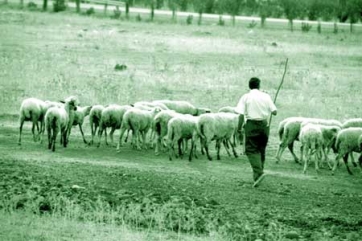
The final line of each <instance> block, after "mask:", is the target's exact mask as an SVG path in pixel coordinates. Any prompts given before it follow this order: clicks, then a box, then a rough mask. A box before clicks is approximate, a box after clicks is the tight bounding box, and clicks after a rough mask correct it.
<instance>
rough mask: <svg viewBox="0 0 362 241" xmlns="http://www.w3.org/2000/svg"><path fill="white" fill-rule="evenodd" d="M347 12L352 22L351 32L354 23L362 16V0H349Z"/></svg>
mask: <svg viewBox="0 0 362 241" xmlns="http://www.w3.org/2000/svg"><path fill="white" fill-rule="evenodd" d="M346 12H347V16H348V19H349V23H350V32H351V33H352V32H353V24H354V23H357V21H358V19H359V18H360V17H361V12H362V0H349V1H348V2H347V5H346Z"/></svg>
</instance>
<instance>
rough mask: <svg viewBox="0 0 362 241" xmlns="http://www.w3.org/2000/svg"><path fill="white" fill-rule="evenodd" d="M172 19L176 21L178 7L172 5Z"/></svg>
mask: <svg viewBox="0 0 362 241" xmlns="http://www.w3.org/2000/svg"><path fill="white" fill-rule="evenodd" d="M172 20H173V21H175V20H176V8H175V7H172Z"/></svg>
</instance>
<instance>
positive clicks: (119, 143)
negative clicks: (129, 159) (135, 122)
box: [117, 127, 133, 152]
mask: <svg viewBox="0 0 362 241" xmlns="http://www.w3.org/2000/svg"><path fill="white" fill-rule="evenodd" d="M125 131H126V128H124V127H121V133H120V134H119V140H118V145H117V152H120V147H121V146H123V143H122V139H123V135H124V132H125ZM132 139H133V137H132Z"/></svg>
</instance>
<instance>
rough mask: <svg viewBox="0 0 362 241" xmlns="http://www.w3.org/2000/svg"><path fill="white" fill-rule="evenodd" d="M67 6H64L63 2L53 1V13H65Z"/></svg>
mask: <svg viewBox="0 0 362 241" xmlns="http://www.w3.org/2000/svg"><path fill="white" fill-rule="evenodd" d="M66 8H67V5H66V4H65V0H55V1H54V4H53V11H54V12H62V11H65V9H66Z"/></svg>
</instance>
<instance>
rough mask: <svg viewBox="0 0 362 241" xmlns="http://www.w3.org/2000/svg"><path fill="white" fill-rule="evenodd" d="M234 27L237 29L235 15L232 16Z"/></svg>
mask: <svg viewBox="0 0 362 241" xmlns="http://www.w3.org/2000/svg"><path fill="white" fill-rule="evenodd" d="M232 21H233V26H234V27H235V15H233V16H232Z"/></svg>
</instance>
